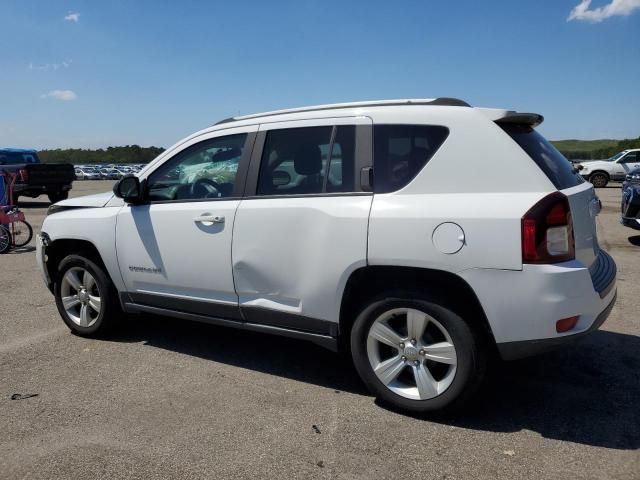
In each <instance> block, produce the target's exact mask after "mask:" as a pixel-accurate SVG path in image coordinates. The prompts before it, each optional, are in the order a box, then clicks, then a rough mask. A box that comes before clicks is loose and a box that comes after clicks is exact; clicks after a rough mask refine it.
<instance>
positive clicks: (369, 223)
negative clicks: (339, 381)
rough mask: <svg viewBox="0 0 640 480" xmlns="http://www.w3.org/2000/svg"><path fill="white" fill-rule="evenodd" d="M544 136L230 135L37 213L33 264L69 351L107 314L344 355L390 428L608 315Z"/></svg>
mask: <svg viewBox="0 0 640 480" xmlns="http://www.w3.org/2000/svg"><path fill="white" fill-rule="evenodd" d="M542 120H543V118H542V117H541V116H540V115H537V114H530V113H518V112H513V111H509V110H502V109H484V108H472V107H470V106H469V105H468V104H467V103H465V102H462V101H460V100H456V99H448V98H440V99H417V100H388V101H378V102H356V103H349V104H337V105H324V106H318V107H308V108H300V109H292V110H284V111H278V112H270V113H265V114H257V115H248V116H245V117H238V118H233V119H228V120H225V121H223V122H220V124H217V125H215V126H213V127H211V128H208V129H206V130H203V131H201V132H198V133H196V134H194V135H192V136H191V137H188V138H187V139H185V140H183V141H181V142H179V143H177V144H176V145H175V146H173V147H172V148H169V149H168V150H167V151H165V152H164V153H163V154H161V155H160V156H159V157H158V158H157V159H156V160H155V161H154V162H153V163H152V164H151V165H149V166H148V167H147V169H145V171H144V172H143V173H142V174H140V176H139V177H138V176H133V175H131V176H126V177H124V178H123V179H122V180H120V181H119V182H118V183H117V184H116V185H115V186H114V193H115V197H114V195H111V194H105V195H93V196H90V197H86V198H81V199H77V198H76V199H72V200H69V201H66V202H63V203H61V204H59V205H54V206H52V207H51V208H50V214H49V215H48V217H47V218H46V219H45V221H44V223H43V227H42V234H41V237H40V241H39V242H38V243H37V245H38V246H37V249H38V255H37V258H38V262H39V265H40V268H41V269H42V272H43V275H44V277H45V280H46V282H47V284H48V286H49V287H50V288H51V290H52V292H53V293H54V296H55V299H56V305H57V307H58V311H59V313H60V315H61V317H62V319H63V321H64V322H65V323H66V324H67V325H68V327H69V328H70V329H71V330H73V331H74V332H77V333H78V334H79V335H99V334H101V333H103V332H105V331H106V329H108V328H110V327H111V326H112V325H113V323H114V322H115V321H116V319H117V318H119V315H118V313H119V312H120V311H121V310H125V311H127V312H132V313H136V312H147V313H155V314H166V315H170V316H174V317H177V318H181V319H184V320H199V321H205V322H208V323H214V324H219V325H227V326H234V327H237V328H240V329H246V330H253V331H262V332H270V333H276V334H280V335H287V336H290V337H294V338H299V339H306V340H309V341H312V342H316V343H318V344H320V345H324V346H326V347H328V348H331V349H339V348H343V349H346V350H348V351H350V353H351V356H352V359H353V362H354V364H355V366H356V368H357V370H358V372H359V374H360V376H361V378H362V379H363V381H364V382H365V383H366V384H367V385H368V386H369V388H370V389H371V390H372V391H373V392H374V393H375V394H376V395H377V396H378V397H379V398H380V399H382V400H384V401H386V402H388V403H390V404H392V405H394V406H396V407H398V408H402V409H405V410H411V411H429V410H439V409H442V408H447V407H451V406H455V405H456V404H460V402H462V401H464V399H466V398H469V397H470V396H471V395H472V394H473V392H474V391H475V389H476V387H477V386H478V384H479V382H480V381H481V379H482V376H483V373H484V371H485V368H486V363H487V357H488V355H489V352H490V351H493V350H497V351H498V352H499V353H500V355H501V356H502V357H503V358H505V359H513V358H518V357H522V356H526V355H530V354H534V353H538V352H540V351H544V350H546V349H549V348H553V347H555V346H558V345H562V344H564V343H565V342H568V341H571V340H573V339H575V338H576V337H579V336H581V335H584V334H587V333H589V332H590V331H593V330H595V329H597V328H599V326H600V325H601V324H602V322H604V321H605V319H606V318H607V316H608V314H609V312H610V310H611V308H612V307H613V305H614V302H615V298H616V266H615V262H614V261H613V259H612V258H611V257H610V256H609V255H608V254H607V253H606V252H604V251H603V250H601V249H600V247H599V246H598V242H597V235H596V225H595V216H596V215H597V214H598V212H599V205H600V204H599V202H598V199H597V198H596V196H595V193H594V188H593V186H592V185H591V184H589V183H587V182H584V180H583V179H582V178H581V177H580V176H579V175H577V174H576V173H575V172H574V169H573V168H572V166H571V164H570V163H569V162H567V160H566V159H565V158H564V157H563V156H562V155H561V154H560V153H559V152H558V151H557V150H556V149H555V148H554V147H553V146H552V145H551V144H550V143H549V142H547V141H546V140H545V139H544V138H543V137H542V136H541V135H540V134H539V133H538V132H537V131H536V130H535V127H536V126H537V125H538V124H540V123H541V122H542ZM463 170H464V171H465V172H469V174H468V175H464V176H454V175H451V172H452V171H463ZM83 207H84V208H83ZM177 246H179V247H180V248H177ZM185 252H188V254H185Z"/></svg>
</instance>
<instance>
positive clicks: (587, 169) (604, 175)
mask: <svg viewBox="0 0 640 480" xmlns="http://www.w3.org/2000/svg"><path fill="white" fill-rule="evenodd" d="M636 168H640V148H637V149H632V150H624V151H622V152H619V153H616V154H615V155H614V156H613V157H611V158H608V159H606V160H592V161H589V162H582V163H580V164H579V167H578V169H579V171H580V175H582V176H583V177H584V178H585V179H586V180H589V181H590V182H591V183H592V184H593V186H594V187H606V186H607V184H608V183H609V181H610V180H614V181H619V180H624V178H625V176H626V175H627V174H628V173H629V172H630V171H631V170H634V169H636Z"/></svg>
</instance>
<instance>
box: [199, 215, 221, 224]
mask: <svg viewBox="0 0 640 480" xmlns="http://www.w3.org/2000/svg"><path fill="white" fill-rule="evenodd" d="M193 221H194V222H196V223H224V216H222V215H211V214H210V213H203V214H202V215H200V216H199V217H196V218H194V219H193Z"/></svg>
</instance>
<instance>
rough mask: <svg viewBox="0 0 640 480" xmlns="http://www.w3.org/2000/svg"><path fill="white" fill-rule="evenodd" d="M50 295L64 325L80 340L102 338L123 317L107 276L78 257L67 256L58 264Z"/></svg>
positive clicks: (94, 264) (112, 286) (83, 258)
mask: <svg viewBox="0 0 640 480" xmlns="http://www.w3.org/2000/svg"><path fill="white" fill-rule="evenodd" d="M85 272H87V273H88V274H89V277H87V276H86V275H85ZM91 279H93V281H92V280H91ZM54 295H55V299H56V306H57V307H58V312H59V313H60V316H61V317H62V319H63V320H64V323H66V325H67V327H69V329H70V330H71V331H72V332H73V333H75V334H77V335H80V336H83V337H98V336H102V335H104V334H105V333H107V332H108V331H110V330H111V329H112V328H113V327H114V326H115V325H116V324H117V321H118V320H119V318H120V317H121V316H122V315H123V313H122V310H121V308H120V304H119V302H118V293H117V291H116V289H115V287H114V285H113V283H112V282H111V279H110V278H109V276H108V275H107V274H106V273H105V271H104V270H103V268H102V267H100V266H98V265H97V264H96V263H94V261H92V260H90V259H88V258H85V257H83V256H80V255H69V256H67V257H65V258H64V259H63V260H62V261H61V262H60V265H59V266H58V272H57V274H56V278H55V284H54ZM63 298H65V300H63ZM96 298H98V300H99V301H96ZM74 300H75V302H74ZM96 307H97V308H96ZM83 312H84V313H83Z"/></svg>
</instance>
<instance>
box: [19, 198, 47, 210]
mask: <svg viewBox="0 0 640 480" xmlns="http://www.w3.org/2000/svg"><path fill="white" fill-rule="evenodd" d="M50 205H51V202H37V201H30V202H29V201H27V202H25V201H23V200H18V207H20V208H22V209H29V208H47V207H49V206H50Z"/></svg>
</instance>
